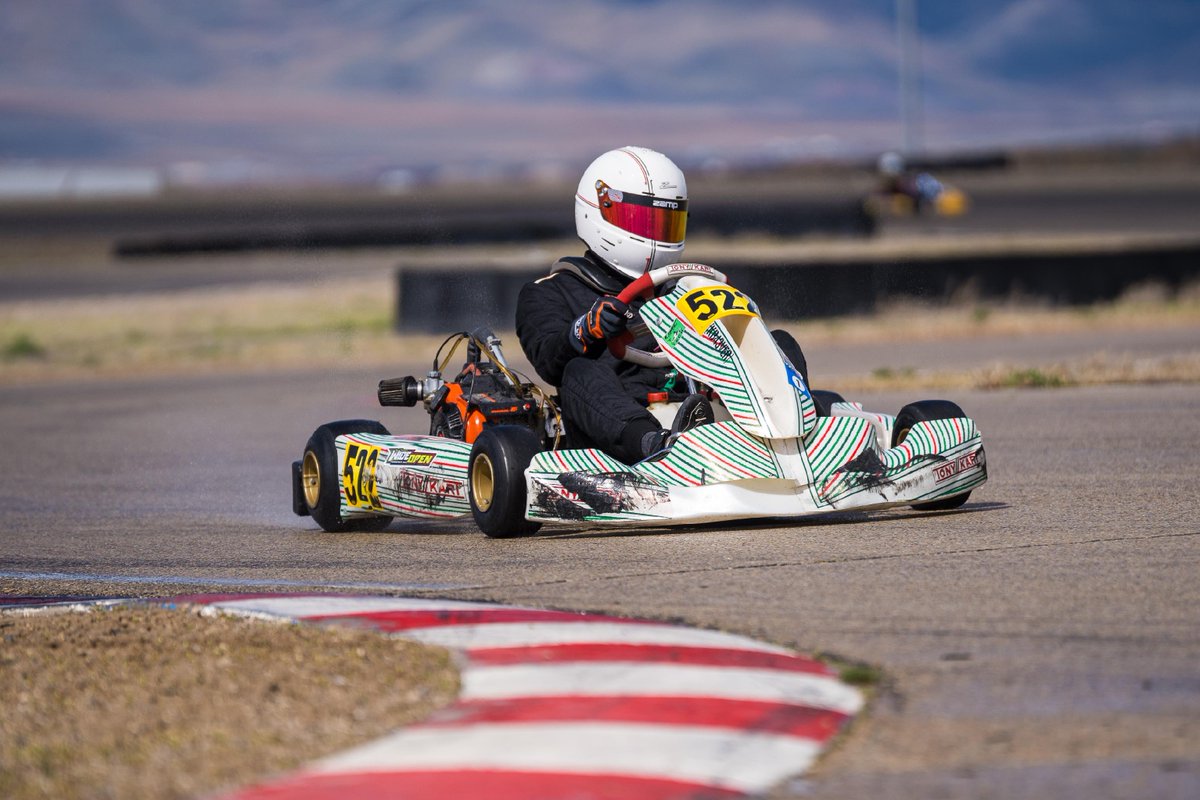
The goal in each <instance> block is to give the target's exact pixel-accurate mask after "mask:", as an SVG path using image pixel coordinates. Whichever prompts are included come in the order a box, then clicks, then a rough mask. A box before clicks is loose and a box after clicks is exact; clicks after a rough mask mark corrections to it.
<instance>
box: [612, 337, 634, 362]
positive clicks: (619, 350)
mask: <svg viewBox="0 0 1200 800" xmlns="http://www.w3.org/2000/svg"><path fill="white" fill-rule="evenodd" d="M632 341H633V334H632V333H630V332H629V331H621V332H620V333H618V334H617V335H616V336H614V337H613V338H611V339H609V340H608V352H610V353H612V354H613V355H614V356H616V357H617V358H625V348H626V347H628V346H629V343H630V342H632Z"/></svg>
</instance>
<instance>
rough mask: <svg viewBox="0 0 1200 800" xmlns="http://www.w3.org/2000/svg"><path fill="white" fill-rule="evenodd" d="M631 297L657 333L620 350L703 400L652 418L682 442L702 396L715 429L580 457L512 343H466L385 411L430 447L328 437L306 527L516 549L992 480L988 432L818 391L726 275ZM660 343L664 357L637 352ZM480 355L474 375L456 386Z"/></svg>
mask: <svg viewBox="0 0 1200 800" xmlns="http://www.w3.org/2000/svg"><path fill="white" fill-rule="evenodd" d="M656 289H661V290H662V291H663V292H664V293H663V294H662V295H661V296H654V295H655V292H656ZM619 297H620V299H621V300H622V301H624V302H626V303H632V302H634V301H635V300H636V299H638V298H645V302H644V303H643V304H642V305H641V309H640V317H641V322H640V323H638V326H639V327H637V328H636V329H635V330H634V331H627V332H625V333H624V334H623V335H622V336H621V337H618V338H617V339H614V340H610V341H609V342H608V347H609V350H610V351H611V352H612V353H613V354H614V355H616V356H617V357H618V358H622V359H625V360H629V361H633V362H635V363H639V364H645V365H650V366H668V365H669V366H670V367H673V368H674V369H675V370H677V372H678V374H679V375H680V376H682V378H683V379H684V381H685V382H686V384H687V386H686V388H687V390H688V391H687V392H680V393H675V392H664V393H661V394H656V395H651V396H649V397H648V398H647V403H648V408H649V409H650V410H651V412H652V413H654V414H655V415H656V416H657V417H658V418H659V419H660V420H661V421H663V422H664V426H665V427H669V426H670V424H671V420H672V419H673V418H674V415H675V411H676V409H677V407H678V405H679V403H680V402H681V401H682V400H683V399H684V398H685V397H687V395H688V394H690V393H696V392H700V393H704V394H705V395H707V396H708V397H709V398H710V399H711V403H712V406H713V409H714V416H715V421H713V422H712V423H710V424H705V425H700V426H698V427H695V428H692V429H690V430H687V431H685V432H683V433H681V434H679V435H678V436H677V437H675V438H674V439H673V441H670V443H669V445H668V446H667V447H666V449H664V450H663V451H662V452H659V453H656V454H654V455H652V456H650V457H649V458H646V459H645V460H643V461H640V462H638V463H635V464H625V463H621V462H620V461H618V460H616V459H615V458H613V457H612V456H610V455H607V454H606V453H604V452H602V451H600V450H598V449H594V448H572V447H570V430H571V422H570V420H564V419H563V418H562V414H561V413H560V411H559V409H558V407H557V405H556V404H555V402H554V397H552V396H551V395H550V394H549V393H548V392H547V391H545V390H544V389H542V388H541V387H539V386H538V385H537V384H535V383H534V382H532V381H529V380H527V379H525V378H524V376H522V375H521V374H519V373H518V372H517V371H515V370H514V369H513V368H512V367H510V366H509V364H508V362H507V361H506V360H505V357H504V354H503V351H502V348H501V345H500V341H499V340H498V339H497V338H496V337H495V336H494V335H492V334H491V333H490V332H488V331H486V330H480V331H477V332H475V333H470V334H468V333H462V334H456V335H454V336H451V337H449V338H448V339H447V340H446V341H445V342H444V343H443V345H442V348H439V351H438V354H437V356H436V357H435V359H434V369H433V370H432V371H430V372H429V373H428V375H426V376H425V377H423V378H418V377H414V376H405V377H403V378H395V379H389V380H384V381H381V382H380V384H379V389H378V396H379V402H380V404H381V405H383V406H415V405H416V404H417V403H419V402H420V403H423V404H424V405H425V407H426V409H427V410H428V411H429V414H430V431H429V433H428V434H423V435H392V434H390V433H389V432H388V430H387V429H386V428H385V427H384V426H383V425H381V424H380V423H378V422H375V421H370V420H349V421H342V422H334V423H330V424H328V425H322V426H321V427H319V428H317V430H316V431H315V432H314V433H313V435H312V437H311V438H310V439H309V440H308V443H307V445H306V446H305V449H304V455H303V458H302V459H301V460H300V461H296V462H294V463H293V464H292V487H293V491H292V496H293V510H294V511H295V513H297V514H299V515H302V516H311V517H312V518H313V519H314V520H315V521H316V523H317V524H318V525H319V526H320V527H321V528H323V529H324V530H326V531H348V530H381V529H383V528H384V527H386V526H387V525H388V523H389V522H390V521H391V519H392V518H393V517H409V518H424V519H438V518H452V517H462V516H465V515H468V514H470V515H472V516H473V517H474V520H475V522H476V523H477V524H478V526H479V528H481V529H482V530H483V532H484V533H485V534H486V535H488V536H490V537H496V538H505V537H512V536H521V535H526V534H530V533H533V532H535V531H536V530H538V528H539V527H541V525H542V524H543V523H556V522H563V523H575V524H580V523H583V524H588V525H592V524H594V525H632V526H660V525H675V524H681V523H699V522H709V521H718V520H731V519H751V518H764V517H802V516H809V515H814V514H822V513H827V512H830V511H840V510H846V509H863V510H871V509H885V508H889V507H893V506H901V505H909V506H912V507H914V508H917V509H922V510H944V509H953V508H957V507H959V506H961V505H962V504H963V503H965V502H966V501H967V498H968V497H969V496H970V494H971V492H972V490H974V489H975V488H976V487H978V486H980V485H981V484H983V483H984V481H986V480H987V465H986V460H985V457H984V451H983V443H982V439H981V437H980V433H979V431H978V429H977V428H976V426H975V423H974V422H973V421H972V420H971V419H970V418H968V417H967V416H966V414H964V413H963V411H962V409H961V408H959V407H958V406H957V405H955V404H954V403H952V402H949V401H946V400H924V401H921V402H916V403H911V404H909V405H907V406H905V407H904V408H902V409H901V410H900V412H899V413H898V414H897V415H896V416H890V415H887V414H878V413H872V412H869V411H865V410H864V409H863V407H862V405H861V404H859V403H851V402H846V401H845V400H844V399H843V398H842V397H841V396H840V395H838V394H836V393H834V392H829V391H820V390H817V391H814V390H811V389H809V387H808V386H807V385H806V383H805V380H804V378H803V377H802V375H801V373H800V372H799V371H798V370H797V369H796V368H795V366H793V364H792V362H791V361H789V360H788V358H787V357H786V356H785V355H784V352H783V351H782V350H781V349H780V347H779V345H778V344H777V343H776V340H775V338H774V337H773V336H772V334H771V332H770V331H769V330H768V329H767V327H766V325H765V324H764V322H763V320H762V317H761V315H760V313H759V310H758V308H757V306H756V305H755V304H754V302H753V301H752V300H751V299H750V298H749V297H747V296H746V295H745V294H743V293H742V292H739V291H738V290H736V289H734V288H733V287H731V286H729V285H728V284H727V283H726V280H725V276H724V275H722V274H721V273H720V272H718V271H717V270H715V269H713V268H712V267H709V266H705V265H703V264H673V265H670V266H666V267H661V268H659V269H655V270H652V271H650V272H648V273H646V274H645V275H643V276H642V277H641V278H639V279H637V280H635V281H634V282H633V283H631V284H630V285H629V286H628V287H627V288H626V289H625V290H624V291H623V292H621V294H620V295H619ZM645 332H648V333H649V334H651V335H652V337H653V341H655V342H657V350H656V351H653V352H652V351H648V350H641V349H635V348H634V347H632V346H631V342H632V341H633V336H634V333H638V334H643V333H645ZM463 342H466V343H467V351H466V361H465V363H464V365H463V367H462V369H461V371H460V372H459V374H458V375H457V377H455V378H454V380H452V381H446V380H445V379H444V377H443V374H444V371H445V369H446V368H447V366H448V365H449V364H450V363H451V362H452V360H453V358H454V354H455V352H456V351H457V349H458V347H459V346H460V345H461V343H463ZM447 348H449V354H448V355H447V356H445V357H443V356H442V352H443V351H445V350H446V349H447Z"/></svg>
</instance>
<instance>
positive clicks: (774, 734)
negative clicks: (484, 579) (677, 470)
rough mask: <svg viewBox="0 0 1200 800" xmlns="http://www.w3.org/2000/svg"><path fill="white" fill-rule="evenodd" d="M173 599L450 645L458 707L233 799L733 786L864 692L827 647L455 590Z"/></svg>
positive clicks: (745, 787) (808, 761) (634, 796)
mask: <svg viewBox="0 0 1200 800" xmlns="http://www.w3.org/2000/svg"><path fill="white" fill-rule="evenodd" d="M176 602H188V603H196V604H201V605H206V606H209V607H211V608H214V609H219V610H220V611H223V612H228V613H232V614H240V615H247V616H258V617H268V618H273V619H285V620H297V621H303V622H308V623H319V624H337V625H350V626H354V627H365V628H370V629H374V630H378V631H380V632H383V633H388V634H395V635H398V636H403V637H405V638H409V639H414V640H417V641H420V642H425V643H428V644H434V645H440V646H443V647H447V648H450V649H451V650H454V651H456V652H457V653H458V655H459V662H460V665H461V681H462V691H461V694H460V696H459V698H458V700H457V702H456V703H454V704H453V705H451V706H450V707H448V708H445V709H442V710H441V711H439V712H436V713H435V714H434V715H433V716H432V717H431V718H429V719H427V720H425V721H424V722H421V723H419V724H415V725H410V726H408V727H405V728H402V729H400V730H398V731H396V732H395V733H392V734H389V735H387V736H384V737H383V738H381V739H378V740H376V741H373V742H370V743H368V744H365V745H362V746H360V747H356V748H354V749H351V750H348V751H346V752H343V753H339V754H337V755H334V756H331V757H329V758H325V759H322V760H320V761H317V762H314V763H312V764H310V765H308V766H307V767H304V768H302V769H301V770H300V771H298V772H296V773H293V774H291V775H288V776H285V777H282V778H280V779H277V780H273V781H270V782H267V783H263V784H260V785H257V786H252V787H249V788H247V789H244V790H241V791H239V792H236V793H234V794H233V795H230V796H228V798H226V800H332V798H346V797H353V798H407V799H408V800H433V799H434V798H437V799H438V800H443V798H458V797H470V798H484V797H486V798H490V800H516V799H517V798H521V799H522V800H524V799H525V798H548V799H556V798H561V799H562V800H566V799H567V798H571V799H572V800H575V799H579V800H582V799H583V798H589V799H591V800H607V799H608V798H611V799H612V800H665V799H666V798H725V797H743V796H746V795H755V794H761V793H763V792H766V791H767V790H769V789H770V788H771V787H772V786H774V785H775V784H777V783H779V782H781V781H783V780H784V779H786V778H788V777H790V776H794V775H798V774H800V773H803V772H804V771H806V770H807V769H808V768H809V767H810V766H811V765H812V763H813V761H814V760H815V759H816V758H817V756H818V755H819V754H820V752H821V750H822V748H823V747H824V746H825V745H826V744H828V742H829V741H830V739H831V738H832V737H833V736H834V735H835V734H836V733H837V732H838V731H839V730H840V729H841V727H842V726H843V725H844V724H845V723H846V722H847V721H848V720H849V719H850V718H851V717H852V716H853V715H854V714H855V713H856V712H857V711H858V710H859V709H860V708H861V707H862V703H863V698H862V695H861V693H860V692H859V691H858V690H857V689H854V688H853V687H850V686H848V685H846V684H844V683H842V682H840V681H839V680H838V679H837V677H836V675H835V674H834V673H833V671H832V670H830V669H829V668H828V667H827V666H825V665H824V664H821V663H819V662H817V661H813V660H811V659H808V658H804V657H801V656H798V655H796V654H795V653H793V652H791V651H789V650H786V649H784V648H781V647H776V646H774V645H770V644H765V643H763V642H758V641H755V640H753V639H748V638H746V637H743V636H736V635H733V634H728V633H722V632H719V631H710V630H700V629H693V628H685V627H682V626H678V625H668V624H662V623H655V622H647V621H639V620H630V619H622V618H616V617H606V616H602V615H594V614H576V613H570V612H562V611H548V610H545V609H537V608H521V607H512V606H498V605H492V604H487V603H472V602H460V601H451V600H425V599H408V598H390V597H349V596H337V595H305V596H290V597H287V596H278V595H274V596H228V595H225V596H221V595H208V596H205V595H200V596H189V597H181V598H177V599H176Z"/></svg>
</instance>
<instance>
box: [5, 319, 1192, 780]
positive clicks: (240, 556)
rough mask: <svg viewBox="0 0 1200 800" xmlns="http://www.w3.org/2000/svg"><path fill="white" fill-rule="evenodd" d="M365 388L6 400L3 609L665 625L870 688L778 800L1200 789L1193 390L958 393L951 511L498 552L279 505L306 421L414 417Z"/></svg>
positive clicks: (158, 391)
mask: <svg viewBox="0 0 1200 800" xmlns="http://www.w3.org/2000/svg"><path fill="white" fill-rule="evenodd" d="M1178 345H1179V343H1175V344H1170V343H1168V344H1162V343H1158V344H1155V343H1153V342H1151V343H1148V344H1146V345H1145V347H1146V348H1147V350H1149V351H1151V352H1153V351H1155V350H1161V349H1164V348H1165V349H1166V350H1171V349H1173V348H1174V347H1176V346H1178ZM982 346H986V345H982ZM1055 346H1057V347H1060V348H1061V347H1063V346H1064V345H1062V343H1061V342H1055ZM927 347H932V346H927ZM1078 347H1081V348H1086V347H1088V344H1087V343H1086V342H1080V343H1079V344H1078ZM1068 349H1069V348H1068ZM936 352H937V351H936V350H925V351H920V350H912V349H910V350H909V356H910V357H911V358H912V359H915V360H916V362H917V363H915V364H914V366H918V367H925V366H929V365H928V364H925V363H921V362H922V361H923V360H925V359H929V358H933V357H934V356H935V355H936ZM968 355H969V354H961V355H960V356H958V357H960V358H966V357H968ZM810 357H811V359H812V361H813V363H814V365H820V364H821V363H822V358H823V357H822V356H821V355H820V354H817V353H813V354H810ZM872 357H873V356H864V357H863V358H866V359H867V360H865V361H861V362H859V364H858V366H859V367H864V366H865V368H866V369H869V368H870V366H871V365H872V362H871V361H870V359H871V358H872ZM839 363H841V364H842V365H843V366H845V367H846V368H847V369H849V368H853V367H854V365H855V362H854V361H853V354H852V353H849V352H848V353H846V354H844V355H843V356H841V357H840V358H839ZM401 371H403V370H401ZM378 377H379V375H378V374H374V373H365V372H342V373H323V374H263V375H242V376H202V377H192V378H187V379H153V380H141V381H133V382H124V383H122V382H106V383H95V384H82V385H56V386H44V387H22V388H6V389H3V390H0V430H2V431H3V433H4V441H5V445H6V447H5V452H6V458H5V459H4V461H3V466H2V467H0V478H2V480H0V530H3V532H4V533H3V537H2V539H0V573H3V575H2V577H0V591H5V592H6V593H11V594H28V593H46V594H67V593H86V594H97V593H99V594H103V593H113V594H120V595H152V594H156V593H170V592H179V591H192V590H200V589H206V590H218V591H222V590H224V591H234V590H236V591H247V590H249V591H255V590H258V591H288V590H295V589H299V588H301V587H318V588H327V589H352V590H355V591H359V592H361V591H379V592H389V593H402V594H406V595H414V596H421V595H425V596H437V597H453V598H460V599H473V600H496V601H502V602H510V603H521V604H534V605H539V606H548V607H553V608H561V609H570V610H590V611H601V612H608V613H615V614H620V615H632V616H641V617H651V618H658V619H665V620H683V621H686V622H688V623H691V624H696V625H700V626H708V627H714V628H719V629H722V630H727V631H731V632H735V633H741V634H746V635H750V636H754V637H757V638H761V639H766V640H768V641H772V642H775V643H778V644H782V645H785V646H795V647H798V648H800V649H801V650H805V651H814V650H817V651H822V652H829V653H834V654H837V655H840V656H843V657H846V658H850V659H854V660H863V661H866V662H869V663H872V664H875V665H878V666H880V667H882V668H883V670H884V671H885V676H886V677H885V680H884V682H883V683H882V685H881V687H880V689H879V693H878V696H877V698H876V699H875V701H874V703H873V706H872V708H871V710H870V711H869V713H868V714H866V715H865V718H864V719H863V720H862V721H860V722H859V723H858V724H857V726H856V728H855V729H854V730H853V731H852V732H851V735H850V736H849V738H848V740H847V741H846V742H845V743H844V745H843V746H842V747H840V748H839V749H837V750H836V751H835V752H834V753H833V754H832V755H831V756H830V757H829V758H828V759H826V760H825V761H824V762H823V764H822V765H820V767H819V768H818V770H817V772H816V774H815V776H813V777H812V778H810V779H807V780H806V781H805V782H804V783H803V784H799V785H794V786H790V787H783V788H781V789H780V793H781V796H789V795H791V794H803V796H806V797H818V798H824V797H867V796H888V797H896V798H925V797H931V796H963V797H1035V796H1036V797H1044V796H1056V797H1089V798H1091V797H1112V798H1117V797H1156V798H1173V797H1179V798H1184V797H1189V798H1190V797H1195V796H1196V795H1197V793H1198V792H1200V672H1198V671H1197V666H1196V665H1197V663H1200V624H1198V623H1200V582H1198V581H1197V580H1196V577H1197V564H1198V563H1200V558H1198V557H1200V522H1197V520H1200V495H1198V493H1197V492H1196V488H1195V487H1196V486H1197V485H1200V459H1198V458H1197V456H1196V451H1195V445H1196V443H1197V442H1200V394H1198V393H1197V392H1196V390H1195V387H1194V386H1171V385H1162V386H1127V387H1111V388H1097V389H1063V390H1055V391H1034V390H1025V391H1017V390H1007V391H998V392H963V393H956V394H955V399H956V400H959V401H960V402H961V404H962V405H963V406H964V407H965V408H966V409H967V410H968V412H969V413H970V414H971V415H972V416H974V417H975V418H976V419H977V421H978V422H979V424H980V426H981V429H982V431H983V434H984V441H985V444H986V447H987V450H988V463H989V469H990V472H991V480H990V482H989V483H988V484H987V485H986V486H984V487H983V488H982V489H981V490H979V491H978V492H977V493H976V496H974V497H973V498H972V500H971V502H970V503H968V504H967V505H966V506H965V507H964V509H962V510H961V511H959V512H952V513H942V514H920V513H914V512H910V511H907V510H900V511H891V512H886V513H877V514H859V513H844V514H834V515H827V516H824V517H821V518H816V519H812V520H807V521H803V522H800V523H796V522H794V521H793V522H780V521H776V522H767V523H762V524H750V525H747V524H727V525H722V526H710V527H697V528H685V529H676V530H668V529H639V530H581V529H565V530H563V529H560V530H558V531H549V530H547V531H546V532H544V533H543V534H542V535H539V536H537V537H535V538H532V539H528V540H516V541H492V540H488V539H486V538H485V537H483V536H482V535H481V534H479V533H478V532H477V531H475V530H474V529H473V527H472V526H471V525H470V524H467V523H463V524H452V525H443V524H432V523H395V524H393V526H392V527H391V528H390V529H389V530H388V531H386V532H384V533H380V534H354V535H332V534H325V533H322V532H321V531H319V530H318V529H316V528H315V526H314V525H313V523H312V522H311V521H310V520H308V519H301V518H297V517H295V516H292V515H291V513H290V511H289V488H288V482H287V465H288V463H289V462H290V461H291V460H292V459H294V458H297V457H298V456H299V454H300V450H301V448H302V446H303V443H304V440H305V439H306V438H307V435H308V433H309V432H310V431H311V429H312V428H313V427H314V426H316V425H317V424H320V423H322V422H326V421H329V420H331V419H336V418H352V417H371V418H381V419H383V420H384V421H385V422H386V424H388V425H389V426H390V427H391V428H392V429H393V430H397V431H414V432H415V431H419V430H421V427H422V425H423V424H424V419H423V414H422V413H421V412H420V411H401V410H394V409H379V408H378V407H377V406H376V405H375V401H374V384H375V382H376V380H377V379H378ZM859 399H862V400H864V401H865V402H866V403H867V405H868V407H869V408H873V409H878V410H890V411H892V412H894V411H895V410H897V409H898V408H899V407H900V405H901V404H902V403H903V402H906V401H908V400H912V399H917V398H915V397H911V396H893V395H872V396H864V397H861V398H859Z"/></svg>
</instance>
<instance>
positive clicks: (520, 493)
mask: <svg viewBox="0 0 1200 800" xmlns="http://www.w3.org/2000/svg"><path fill="white" fill-rule="evenodd" d="M541 449H542V442H541V439H539V438H538V436H537V434H535V433H534V432H533V431H531V430H530V429H529V428H525V427H522V426H520V425H497V426H495V427H490V428H484V430H483V432H482V433H480V434H479V437H478V438H477V439H476V440H475V444H474V445H473V446H472V447H471V461H470V466H469V467H468V468H467V476H468V477H467V486H468V487H469V495H470V498H471V515H472V516H473V517H474V518H475V524H476V525H478V526H479V529H480V530H481V531H483V532H484V534H485V535H487V536H488V537H489V538H491V539H511V538H514V537H517V536H528V535H530V534H532V533H535V532H536V531H537V530H538V528H540V527H542V524H541V523H540V522H531V521H530V520H527V519H525V499H526V490H525V468H526V467H528V466H529V462H530V461H532V460H533V457H534V456H535V455H537V454H538V452H540V451H541Z"/></svg>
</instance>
